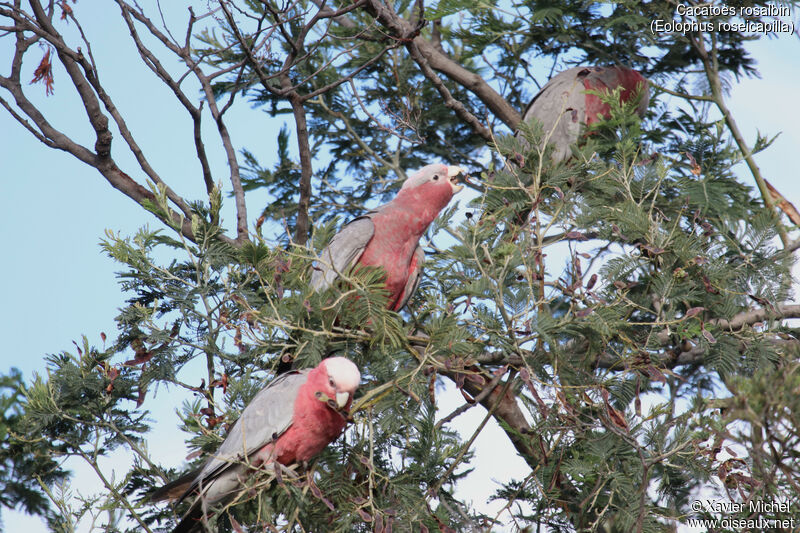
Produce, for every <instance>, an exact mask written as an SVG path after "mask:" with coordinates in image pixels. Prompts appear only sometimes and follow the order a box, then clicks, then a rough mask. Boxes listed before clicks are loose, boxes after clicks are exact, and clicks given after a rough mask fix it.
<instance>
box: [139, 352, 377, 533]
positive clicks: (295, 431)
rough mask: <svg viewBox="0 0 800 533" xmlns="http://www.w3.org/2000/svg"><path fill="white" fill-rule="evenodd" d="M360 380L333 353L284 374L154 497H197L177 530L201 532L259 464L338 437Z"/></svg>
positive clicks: (299, 455) (310, 453)
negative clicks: (198, 462) (209, 451)
mask: <svg viewBox="0 0 800 533" xmlns="http://www.w3.org/2000/svg"><path fill="white" fill-rule="evenodd" d="M360 381H361V374H360V373H359V371H358V368H357V367H356V365H355V364H353V363H352V362H351V361H350V360H349V359H346V358H344V357H330V358H328V359H324V360H323V361H322V362H321V363H320V364H319V365H318V366H317V367H316V368H307V369H304V370H293V371H290V372H287V373H285V374H282V375H280V376H279V377H277V378H276V379H274V380H273V381H272V382H271V383H270V384H269V385H267V386H266V387H265V388H263V389H261V391H259V392H258V393H257V394H256V396H255V397H254V398H253V400H252V401H251V402H250V403H249V404H248V405H247V407H245V409H244V411H243V412H242V414H241V416H240V417H239V419H238V420H237V421H236V423H235V424H234V425H233V427H232V428H231V430H230V432H229V433H228V436H227V437H226V438H225V441H224V442H223V443H222V445H221V446H220V447H219V450H217V452H216V453H215V454H214V455H213V456H212V457H210V458H209V459H208V461H206V463H205V464H204V465H203V466H202V467H201V468H200V469H198V470H195V471H193V472H190V473H189V474H186V475H184V476H182V477H180V478H178V479H177V480H175V481H173V482H171V483H169V484H167V485H165V486H164V487H162V488H160V489H158V490H157V491H156V492H155V493H154V494H153V495H152V496H151V497H150V499H151V500H153V501H159V500H166V499H177V501H179V502H180V501H181V500H183V499H184V498H186V497H187V496H190V495H195V496H196V498H195V500H194V503H192V505H191V507H190V508H189V510H188V511H187V512H186V514H185V515H184V516H183V518H182V519H181V522H180V523H179V524H178V525H177V527H176V528H175V529H174V530H173V533H188V532H194V531H201V530H202V528H203V527H204V526H203V524H204V522H205V517H206V516H207V514H208V512H209V507H210V506H213V505H217V504H224V503H226V502H229V501H231V500H232V499H233V498H234V497H235V496H236V495H237V493H239V491H241V489H242V487H243V483H244V480H245V478H246V477H248V476H249V475H252V474H253V473H254V472H255V469H256V468H257V467H259V466H261V465H265V464H270V463H275V462H277V463H280V464H281V465H286V466H288V465H292V464H295V463H300V462H305V461H308V460H310V459H311V458H313V457H314V456H315V455H317V454H318V453H319V452H321V451H322V449H323V448H325V446H327V445H328V444H330V443H331V442H333V441H334V440H336V438H337V437H338V436H339V435H340V434H341V432H342V430H343V429H344V426H345V424H346V423H347V414H346V413H347V410H349V409H350V404H351V402H352V400H353V393H354V392H355V390H356V388H357V387H358V384H359V382H360Z"/></svg>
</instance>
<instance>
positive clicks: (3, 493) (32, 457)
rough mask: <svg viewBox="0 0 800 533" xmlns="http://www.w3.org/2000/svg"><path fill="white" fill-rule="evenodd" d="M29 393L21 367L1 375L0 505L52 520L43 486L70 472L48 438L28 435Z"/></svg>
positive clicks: (58, 480) (53, 516) (52, 515)
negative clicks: (26, 417) (27, 397)
mask: <svg viewBox="0 0 800 533" xmlns="http://www.w3.org/2000/svg"><path fill="white" fill-rule="evenodd" d="M27 394H29V390H28V389H27V388H26V385H25V381H24V379H23V376H22V373H21V372H20V371H19V370H18V369H16V368H12V369H11V371H10V372H9V373H8V374H7V375H3V376H0V465H2V470H1V471H2V475H1V476H0V506H2V507H7V508H10V509H14V508H19V509H22V510H24V511H25V512H26V513H29V514H39V515H43V516H45V517H47V518H48V519H50V520H53V519H54V518H55V515H54V514H52V513H51V508H50V505H49V500H48V499H47V495H46V493H45V491H44V490H43V489H42V487H43V486H44V487H46V486H48V485H55V484H58V483H60V482H61V481H62V480H64V479H65V478H66V476H67V472H65V471H64V470H62V469H61V468H60V465H59V463H58V462H57V460H56V457H57V450H54V449H53V448H52V447H51V445H50V444H49V443H48V442H47V440H45V439H43V438H42V437H41V436H36V435H33V436H32V438H29V439H28V438H25V435H26V427H25V424H24V420H23V414H24V412H25V411H26V410H27V409H29V408H30V404H29V402H26V396H27ZM45 490H46V489H45Z"/></svg>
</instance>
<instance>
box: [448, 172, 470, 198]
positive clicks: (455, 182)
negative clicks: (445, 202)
mask: <svg viewBox="0 0 800 533" xmlns="http://www.w3.org/2000/svg"><path fill="white" fill-rule="evenodd" d="M459 174H464V175H466V174H467V171H466V170H464V169H463V168H461V167H457V166H448V167H447V177H448V178H450V186H451V187H452V188H453V194H455V193H457V192H458V191H460V190H461V189H463V188H464V186H463V185H461V184H459V183H458V179H457V178H458V176H459Z"/></svg>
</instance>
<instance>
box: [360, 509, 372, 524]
mask: <svg viewBox="0 0 800 533" xmlns="http://www.w3.org/2000/svg"><path fill="white" fill-rule="evenodd" d="M358 514H359V515H361V520H363V521H364V522H372V515H371V514H369V513H368V512H366V511H365V510H364V509H359V510H358Z"/></svg>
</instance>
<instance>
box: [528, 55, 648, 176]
mask: <svg viewBox="0 0 800 533" xmlns="http://www.w3.org/2000/svg"><path fill="white" fill-rule="evenodd" d="M618 87H621V88H622V91H621V92H620V101H621V102H628V101H630V100H631V99H632V98H637V97H639V98H640V99H639V104H638V106H637V107H636V113H637V114H638V115H639V116H644V113H645V111H647V104H648V102H649V100H650V93H649V90H648V85H647V80H646V79H645V78H644V77H643V76H642V75H641V74H639V73H638V72H636V71H635V70H633V69H630V68H627V67H622V66H613V67H574V68H571V69H569V70H565V71H563V72H559V73H558V74H556V75H555V76H553V77H552V78H551V79H550V81H548V82H547V83H546V84H545V86H544V87H542V90H541V91H539V93H538V94H537V95H536V96H534V98H533V100H531V103H530V104H528V108H527V109H526V110H525V114H524V115H523V117H522V120H523V121H525V122H528V121H530V120H531V119H533V118H536V119H538V120H539V121H540V122H541V123H542V126H543V127H544V134H545V136H547V135H550V138H549V139H547V142H548V143H549V144H551V145H552V146H553V147H554V148H553V153H552V159H553V161H555V162H558V161H563V160H564V159H567V158H568V157H570V155H572V151H571V150H570V146H571V145H572V144H574V143H576V142H577V141H578V139H579V137H580V133H581V128H582V127H583V125H584V124H586V125H591V124H593V123H595V122H598V121H599V120H601V119H603V118H608V116H609V115H610V112H611V109H610V106H609V105H608V104H606V103H604V102H603V101H602V100H601V99H600V97H599V96H598V95H596V94H592V93H589V92H587V91H591V90H593V91H598V92H604V91H608V92H613V91H614V90H615V89H617V88H618Z"/></svg>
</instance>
